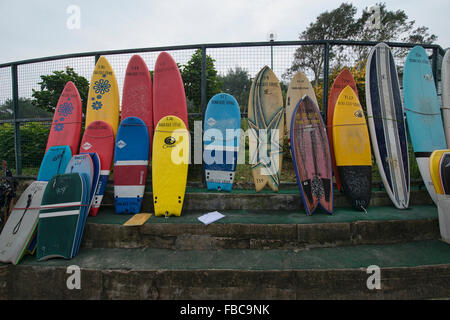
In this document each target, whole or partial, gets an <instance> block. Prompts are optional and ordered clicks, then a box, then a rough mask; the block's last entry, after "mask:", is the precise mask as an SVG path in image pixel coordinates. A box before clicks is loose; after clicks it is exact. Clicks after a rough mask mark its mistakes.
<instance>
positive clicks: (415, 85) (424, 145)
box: [403, 46, 447, 203]
mask: <svg viewBox="0 0 450 320" xmlns="http://www.w3.org/2000/svg"><path fill="white" fill-rule="evenodd" d="M403 95H404V103H405V110H406V122H407V124H408V130H409V135H410V138H411V144H412V147H413V150H414V155H415V157H416V160H417V164H418V167H419V171H420V174H421V176H422V180H423V182H424V184H425V186H426V188H427V191H428V193H429V194H430V196H431V198H432V199H433V201H434V202H435V203H436V202H437V199H436V191H435V189H434V186H433V182H432V180H431V177H430V170H429V158H430V155H431V153H432V152H433V151H434V150H442V149H446V148H447V143H446V141H445V134H444V127H443V124H442V116H441V110H440V106H439V100H438V96H437V93H436V86H435V84H434V78H433V73H432V71H431V66H430V63H429V61H428V55H427V53H426V51H425V49H423V48H422V47H421V46H415V47H414V48H412V49H411V51H410V52H409V53H408V56H407V57H406V61H405V67H404V73H403Z"/></svg>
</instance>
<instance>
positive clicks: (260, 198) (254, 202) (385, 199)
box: [103, 183, 433, 212]
mask: <svg viewBox="0 0 450 320" xmlns="http://www.w3.org/2000/svg"><path fill="white" fill-rule="evenodd" d="M146 190H151V188H149V186H147V188H146ZM103 203H104V204H106V205H108V204H109V205H112V204H114V189H113V184H112V183H110V184H109V185H108V188H107V189H106V192H105V196H104V198H103ZM432 203H433V201H432V200H431V198H430V196H429V194H428V192H427V191H426V190H424V189H419V188H415V189H413V190H411V196H410V205H423V204H432ZM333 204H334V207H335V208H345V207H348V206H349V203H348V201H347V199H346V197H345V195H344V194H343V193H342V192H340V191H338V190H337V189H336V190H335V192H334V197H333ZM370 206H371V207H375V206H393V204H392V201H391V199H390V198H389V196H388V195H387V193H386V192H385V191H382V190H379V189H373V191H372V196H371V200H370ZM249 209H252V210H284V211H286V210H299V209H300V210H304V207H303V202H302V197H301V195H300V192H299V190H298V188H295V187H285V188H283V189H280V191H279V192H273V191H271V190H262V191H260V192H256V191H254V190H248V189H245V190H244V189H233V190H232V191H231V192H217V191H208V190H207V189H205V188H193V187H188V188H187V189H186V195H185V199H184V203H183V211H192V210H211V211H213V210H249ZM142 210H143V211H146V212H152V211H153V193H152V192H151V191H147V192H145V194H144V200H143V204H142Z"/></svg>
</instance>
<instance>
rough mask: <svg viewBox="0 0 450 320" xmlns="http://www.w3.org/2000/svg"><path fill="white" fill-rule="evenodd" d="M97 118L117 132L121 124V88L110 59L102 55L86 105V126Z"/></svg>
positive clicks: (92, 80) (93, 76) (95, 70)
mask: <svg viewBox="0 0 450 320" xmlns="http://www.w3.org/2000/svg"><path fill="white" fill-rule="evenodd" d="M96 120H102V121H105V122H107V123H108V124H109V125H110V126H111V128H112V129H113V131H114V135H115V134H116V133H117V128H118V126H119V88H118V85H117V80H116V76H115V74H114V71H113V69H112V67H111V65H110V64H109V62H108V60H107V59H106V58H105V57H104V56H101V57H100V58H99V59H98V61H97V64H96V65H95V69H94V72H93V74H92V77H91V84H90V86H89V93H88V101H87V106H86V123H85V126H86V128H87V127H88V126H89V124H90V123H91V122H93V121H96Z"/></svg>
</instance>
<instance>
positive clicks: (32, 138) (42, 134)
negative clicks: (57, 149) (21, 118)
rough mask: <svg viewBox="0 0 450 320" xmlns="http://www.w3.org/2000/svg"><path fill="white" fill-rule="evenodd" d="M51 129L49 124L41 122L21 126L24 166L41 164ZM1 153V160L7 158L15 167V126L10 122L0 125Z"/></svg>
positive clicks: (11, 165)
mask: <svg viewBox="0 0 450 320" xmlns="http://www.w3.org/2000/svg"><path fill="white" fill-rule="evenodd" d="M49 131H50V128H49V126H46V125H43V124H41V123H39V122H28V123H27V124H26V125H24V126H22V127H21V128H20V135H21V141H22V148H21V150H22V164H23V167H39V166H40V163H41V161H42V158H43V157H44V151H45V147H46V145H47V138H48V134H49ZM0 154H1V155H2V158H1V160H6V161H7V162H8V166H10V167H11V168H14V167H15V163H16V161H15V148H14V126H13V125H12V124H10V123H5V124H3V125H1V126H0Z"/></svg>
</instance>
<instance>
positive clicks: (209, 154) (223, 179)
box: [203, 93, 241, 191]
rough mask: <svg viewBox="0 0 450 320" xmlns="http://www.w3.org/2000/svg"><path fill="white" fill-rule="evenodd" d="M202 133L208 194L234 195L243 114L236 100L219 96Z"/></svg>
mask: <svg viewBox="0 0 450 320" xmlns="http://www.w3.org/2000/svg"><path fill="white" fill-rule="evenodd" d="M204 121H205V122H204V125H203V130H204V135H203V149H204V151H203V161H204V167H205V177H206V186H207V188H208V190H217V191H231V188H232V186H233V180H234V173H235V171H236V165H237V158H238V151H239V141H240V129H241V113H240V110H239V105H238V103H237V101H236V99H235V98H234V97H233V96H232V95H229V94H227V93H219V94H216V95H215V96H214V97H212V98H211V100H210V101H209V103H208V106H207V108H206V112H205V120H204Z"/></svg>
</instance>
